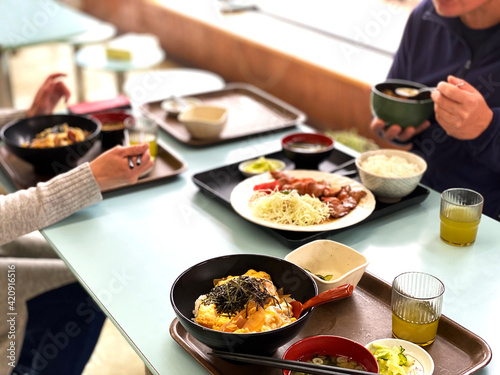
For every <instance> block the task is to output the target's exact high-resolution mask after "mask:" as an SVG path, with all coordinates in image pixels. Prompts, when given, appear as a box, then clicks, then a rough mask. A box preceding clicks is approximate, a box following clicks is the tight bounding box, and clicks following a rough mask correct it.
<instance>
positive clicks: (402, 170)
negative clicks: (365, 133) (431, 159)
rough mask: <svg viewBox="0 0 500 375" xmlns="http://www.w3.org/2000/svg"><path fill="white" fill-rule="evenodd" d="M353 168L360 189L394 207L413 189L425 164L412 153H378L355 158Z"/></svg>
mask: <svg viewBox="0 0 500 375" xmlns="http://www.w3.org/2000/svg"><path fill="white" fill-rule="evenodd" d="M356 167H357V168H358V172H359V177H360V179H361V182H362V183H363V185H364V186H365V187H366V188H368V189H370V190H371V191H372V192H373V194H374V195H375V196H377V198H378V199H379V200H380V201H381V202H385V203H395V202H399V201H400V200H401V199H402V198H403V197H405V196H407V195H408V194H410V193H411V192H412V191H413V190H415V189H416V187H417V185H418V183H419V182H420V180H421V179H422V176H423V174H424V172H425V171H426V169H427V163H426V162H425V160H424V159H422V158H421V157H420V156H418V155H415V154H414V153H412V152H408V151H403V150H392V149H381V150H375V151H367V152H364V153H362V154H361V155H359V156H358V157H357V158H356Z"/></svg>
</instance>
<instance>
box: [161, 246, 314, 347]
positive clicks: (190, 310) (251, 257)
mask: <svg viewBox="0 0 500 375" xmlns="http://www.w3.org/2000/svg"><path fill="white" fill-rule="evenodd" d="M251 269H253V270H255V271H257V272H266V273H267V274H269V276H270V277H271V280H272V282H273V283H274V285H275V287H276V288H277V289H280V288H282V290H283V292H284V293H285V294H290V296H291V297H292V298H294V299H295V300H298V301H300V302H305V301H306V300H308V299H310V298H312V297H314V296H315V295H316V294H317V287H316V284H315V283H314V280H313V279H312V277H311V276H310V275H309V274H308V272H306V271H304V270H303V269H302V268H300V267H298V266H296V265H295V264H293V263H290V262H288V261H285V260H283V259H279V258H275V257H271V256H265V255H257V254H241V255H227V256H221V257H217V258H212V259H209V260H206V261H203V262H201V263H198V264H196V265H195V266H193V267H191V268H189V269H188V270H186V271H184V272H183V273H182V274H181V275H180V276H179V277H178V278H177V279H176V280H175V281H174V284H173V285H172V289H171V291H170V302H171V304H172V307H173V309H174V311H175V314H176V316H177V318H178V319H179V321H180V323H181V324H182V326H183V327H184V328H185V329H186V330H187V331H188V332H189V333H190V334H191V335H192V336H193V337H194V338H196V339H197V340H198V341H200V342H201V343H203V344H205V345H206V346H208V347H210V348H212V349H218V350H224V351H232V352H241V353H253V354H271V353H273V352H274V351H276V349H277V348H279V347H280V346H282V345H284V344H286V343H287V342H288V341H290V340H291V339H293V338H294V337H295V336H296V335H297V334H298V333H299V332H300V331H301V330H302V328H303V327H304V325H305V324H306V322H307V321H308V320H309V318H310V316H311V312H312V310H309V311H307V312H305V313H303V314H302V315H301V316H300V317H299V318H298V319H297V320H295V321H293V322H291V323H289V324H286V325H283V326H281V327H279V328H275V329H269V330H266V331H263V332H250V333H235V332H223V331H220V330H216V329H212V328H207V327H205V326H203V325H201V324H198V323H197V322H195V321H194V310H195V302H196V301H197V300H198V298H199V297H200V296H202V295H205V294H207V293H208V292H209V291H210V290H212V288H214V280H218V279H221V278H225V277H228V276H238V275H243V274H245V273H246V272H247V271H248V270H251ZM269 328H270V327H269Z"/></svg>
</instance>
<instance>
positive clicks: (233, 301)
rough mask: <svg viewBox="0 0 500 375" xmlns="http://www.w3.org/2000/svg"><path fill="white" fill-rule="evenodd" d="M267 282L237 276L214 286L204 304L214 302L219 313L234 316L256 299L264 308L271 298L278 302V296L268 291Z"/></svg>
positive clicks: (255, 278)
mask: <svg viewBox="0 0 500 375" xmlns="http://www.w3.org/2000/svg"><path fill="white" fill-rule="evenodd" d="M265 283H266V280H265V279H260V278H257V277H251V276H246V275H243V276H239V277H235V278H233V279H231V280H229V281H227V282H225V283H224V284H221V285H219V286H216V287H214V288H213V289H212V290H211V291H210V293H208V295H207V298H206V299H204V300H203V304H204V305H210V304H212V303H214V304H215V308H216V309H217V313H218V314H221V315H226V316H233V315H235V314H236V313H238V312H239V311H241V310H243V309H244V308H246V306H247V305H248V302H250V301H255V302H256V303H257V304H258V305H259V306H261V307H262V308H263V307H264V304H265V302H266V301H267V300H268V299H269V298H271V299H273V300H274V301H276V303H278V300H277V299H276V297H275V296H273V295H272V294H270V293H269V292H268V291H267V289H266V286H265Z"/></svg>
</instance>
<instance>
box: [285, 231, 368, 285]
mask: <svg viewBox="0 0 500 375" xmlns="http://www.w3.org/2000/svg"><path fill="white" fill-rule="evenodd" d="M285 260H288V261H289V262H292V263H294V264H296V265H298V266H299V267H302V268H304V269H306V270H307V271H309V272H310V273H311V274H312V277H313V279H314V281H316V285H317V286H318V292H319V293H322V292H325V291H327V290H330V289H333V288H335V287H337V286H340V285H344V284H352V285H353V287H354V288H355V287H356V286H357V285H358V282H359V280H360V279H361V277H362V276H363V274H364V273H365V270H366V267H367V266H368V259H367V258H366V257H365V256H364V255H363V254H361V253H359V252H357V251H356V250H354V249H352V248H350V247H349V246H346V245H344V244H341V243H339V242H335V241H330V240H316V241H313V242H309V243H307V244H305V245H303V246H301V247H299V248H297V249H296V250H294V251H292V252H291V253H289V254H288V255H287V256H286V257H285ZM317 275H322V276H326V275H331V276H332V277H331V279H330V280H328V281H327V280H324V279H322V278H321V277H318V276H317Z"/></svg>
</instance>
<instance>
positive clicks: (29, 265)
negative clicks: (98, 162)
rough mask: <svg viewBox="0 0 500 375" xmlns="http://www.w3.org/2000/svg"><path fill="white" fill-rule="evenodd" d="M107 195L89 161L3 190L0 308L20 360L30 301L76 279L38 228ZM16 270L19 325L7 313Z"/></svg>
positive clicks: (2, 327) (2, 335)
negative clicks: (28, 185) (16, 188)
mask: <svg viewBox="0 0 500 375" xmlns="http://www.w3.org/2000/svg"><path fill="white" fill-rule="evenodd" d="M18 113H19V112H18ZM0 117H1V116H0ZM0 120H1V119H0ZM1 125H2V124H1V122H0V126H1ZM101 199H102V195H101V192H100V190H99V186H98V184H97V182H96V180H95V178H94V176H93V174H92V171H91V170H90V166H89V164H88V163H85V164H83V165H81V166H79V167H77V168H75V169H73V170H71V171H69V172H67V173H64V174H61V175H58V176H56V177H54V178H53V179H51V180H50V181H47V182H45V183H40V184H38V185H37V186H36V187H32V188H29V189H27V190H20V191H17V192H15V193H12V194H8V195H0V280H1V281H0V313H1V314H3V317H4V318H5V319H2V320H1V321H0V352H1V353H4V354H5V353H8V352H12V353H15V355H14V358H15V361H14V362H17V359H18V358H19V355H20V353H21V348H22V344H23V339H24V331H25V328H26V323H27V318H28V316H27V310H26V301H27V300H29V299H31V298H33V297H35V296H37V295H39V294H41V293H44V292H47V291H49V290H51V289H54V288H58V287H60V286H63V285H66V284H68V283H71V282H75V277H74V276H73V274H72V273H71V271H70V270H69V269H68V268H67V267H66V265H65V264H64V262H63V261H62V260H60V259H58V257H57V255H56V254H55V252H54V251H53V250H52V248H51V247H50V245H49V244H48V243H47V242H46V241H45V240H44V239H43V237H42V236H41V234H40V233H39V232H37V230H39V229H42V228H45V227H46V226H48V225H51V224H54V223H56V222H58V221H60V220H62V219H64V218H66V217H68V216H70V215H71V214H73V213H75V212H77V211H78V210H80V209H82V208H84V207H87V206H89V205H91V204H93V203H96V202H98V201H100V200H101ZM30 232H31V233H30ZM13 269H15V272H14V274H15V275H14V276H15V305H14V307H15V310H14V312H15V313H16V315H9V318H11V317H15V326H14V327H13V326H11V325H10V323H8V321H7V319H6V317H7V313H9V312H11V311H12V310H10V307H11V306H12V299H10V300H9V298H8V297H9V289H8V287H7V284H8V283H7V280H8V276H12V274H13V272H12V270H13ZM11 294H12V290H11ZM9 302H11V303H10V304H9ZM13 328H14V332H13V331H12V329H13ZM12 333H14V336H12ZM11 343H14V348H15V350H14V351H11V350H8V349H9V348H11ZM3 358H4V360H3V361H0V374H4V373H5V374H6V373H10V371H12V363H11V362H9V361H7V360H6V358H5V355H4V356H3Z"/></svg>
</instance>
